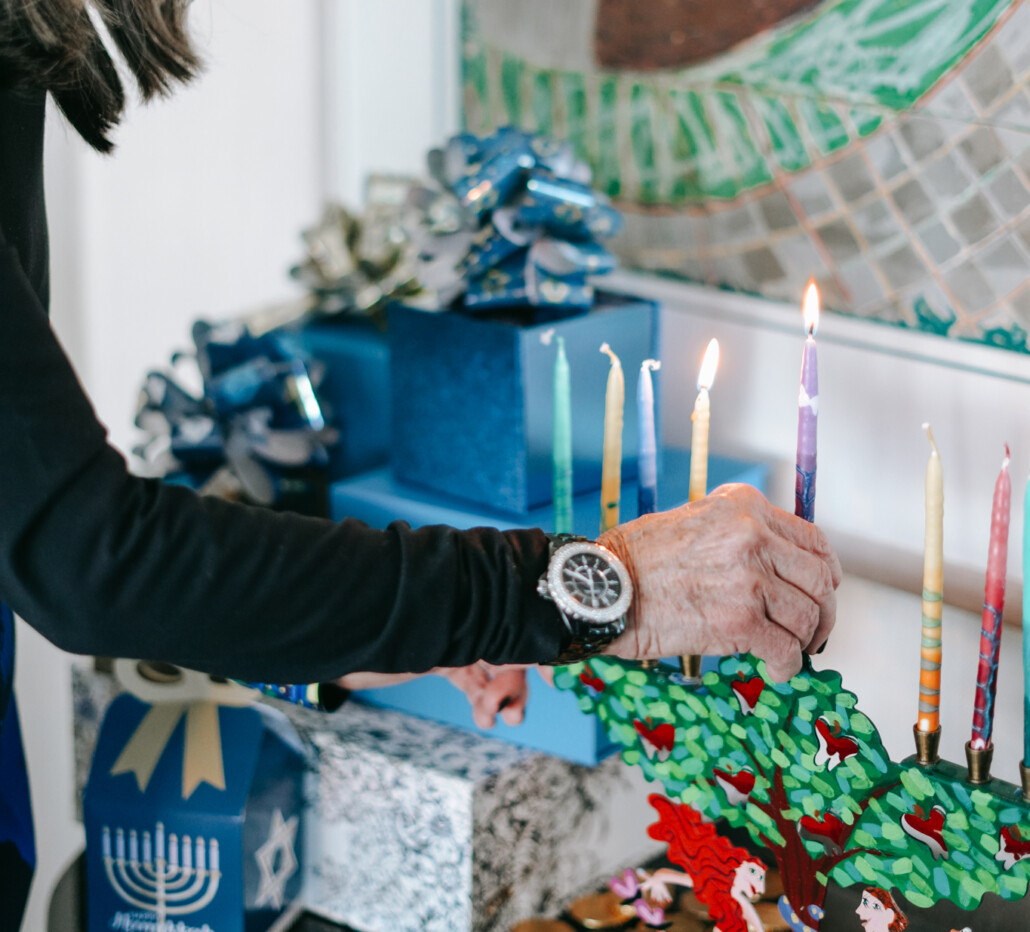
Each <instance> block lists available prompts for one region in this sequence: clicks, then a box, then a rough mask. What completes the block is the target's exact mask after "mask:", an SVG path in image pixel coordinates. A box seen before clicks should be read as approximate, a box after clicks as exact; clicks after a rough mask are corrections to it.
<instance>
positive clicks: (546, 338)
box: [540, 327, 555, 346]
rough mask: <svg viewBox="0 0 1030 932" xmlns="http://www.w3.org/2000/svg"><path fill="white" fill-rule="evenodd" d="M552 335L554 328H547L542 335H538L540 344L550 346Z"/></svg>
mask: <svg viewBox="0 0 1030 932" xmlns="http://www.w3.org/2000/svg"><path fill="white" fill-rule="evenodd" d="M554 333H555V330H554V327H548V328H547V329H546V330H545V331H544V332H543V333H541V334H540V342H541V343H543V344H544V346H550V345H551V340H553V339H554Z"/></svg>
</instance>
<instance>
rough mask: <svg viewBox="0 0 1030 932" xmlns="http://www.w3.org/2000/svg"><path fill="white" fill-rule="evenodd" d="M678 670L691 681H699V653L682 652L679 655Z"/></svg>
mask: <svg viewBox="0 0 1030 932" xmlns="http://www.w3.org/2000/svg"><path fill="white" fill-rule="evenodd" d="M680 670H681V672H682V673H683V675H684V676H685V677H686V678H687V680H689V681H690V682H691V683H700V682H701V655H700V654H683V655H682V656H681V657H680Z"/></svg>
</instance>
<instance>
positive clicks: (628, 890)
mask: <svg viewBox="0 0 1030 932" xmlns="http://www.w3.org/2000/svg"><path fill="white" fill-rule="evenodd" d="M608 889H610V890H611V891H612V893H614V894H616V896H619V897H621V898H622V899H624V900H628V899H630V898H632V897H634V896H636V895H637V892H638V891H639V890H640V883H639V882H638V881H637V872H636V871H635V870H633V869H632V868H629V867H627V868H626V869H625V870H624V871H623V872H622V873H621V874H620V875H619V876H618V877H612V879H611V880H609V881H608Z"/></svg>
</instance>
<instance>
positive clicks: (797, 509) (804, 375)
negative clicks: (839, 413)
mask: <svg viewBox="0 0 1030 932" xmlns="http://www.w3.org/2000/svg"><path fill="white" fill-rule="evenodd" d="M803 311H804V319H805V333H806V334H807V336H806V337H805V350H804V354H803V355H802V357H801V388H800V390H799V391H798V459H797V476H796V481H795V485H794V514H796V515H797V516H798V517H799V518H804V519H805V520H806V521H814V520H815V467H816V432H817V427H818V423H819V362H818V356H817V354H816V347H815V331H816V328H817V327H818V326H819V291H818V290H817V289H816V287H815V282H814V281H809V283H808V286H807V287H806V288H805V300H804V305H803Z"/></svg>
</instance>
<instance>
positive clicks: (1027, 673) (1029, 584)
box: [1023, 478, 1030, 767]
mask: <svg viewBox="0 0 1030 932" xmlns="http://www.w3.org/2000/svg"><path fill="white" fill-rule="evenodd" d="M1028 564H1030V478H1027V480H1026V490H1025V492H1024V494H1023V765H1024V766H1026V767H1030V573H1027V569H1028V568H1030V567H1028Z"/></svg>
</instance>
